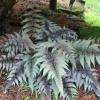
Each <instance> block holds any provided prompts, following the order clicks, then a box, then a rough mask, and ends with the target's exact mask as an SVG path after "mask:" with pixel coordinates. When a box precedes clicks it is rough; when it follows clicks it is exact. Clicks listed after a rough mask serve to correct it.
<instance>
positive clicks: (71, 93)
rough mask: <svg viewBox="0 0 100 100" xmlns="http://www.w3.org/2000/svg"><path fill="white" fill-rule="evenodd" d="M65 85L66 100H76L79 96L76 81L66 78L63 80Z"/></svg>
mask: <svg viewBox="0 0 100 100" xmlns="http://www.w3.org/2000/svg"><path fill="white" fill-rule="evenodd" d="M63 85H64V91H65V95H64V100H65V99H66V100H74V97H75V96H76V95H77V89H76V86H75V84H74V80H73V79H71V78H70V77H65V78H64V79H63Z"/></svg>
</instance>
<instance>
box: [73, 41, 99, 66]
mask: <svg viewBox="0 0 100 100" xmlns="http://www.w3.org/2000/svg"><path fill="white" fill-rule="evenodd" d="M72 45H73V48H74V49H75V50H76V54H77V58H78V60H79V61H80V64H81V65H82V67H83V68H84V67H85V63H87V64H88V66H89V67H91V66H92V65H93V66H95V62H96V61H97V62H98V64H100V48H99V46H100V45H99V44H97V43H94V42H93V41H92V40H78V41H75V42H72Z"/></svg>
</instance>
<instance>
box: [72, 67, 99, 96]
mask: <svg viewBox="0 0 100 100" xmlns="http://www.w3.org/2000/svg"><path fill="white" fill-rule="evenodd" d="M72 78H73V79H74V81H75V83H76V86H77V87H79V88H80V87H82V86H83V87H84V90H85V91H92V90H93V91H94V92H95V93H96V95H98V96H100V85H99V83H98V80H97V73H96V70H95V69H91V68H89V67H85V68H84V69H82V68H78V69H76V70H74V71H73V72H72Z"/></svg>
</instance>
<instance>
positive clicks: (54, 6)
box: [49, 0, 57, 11]
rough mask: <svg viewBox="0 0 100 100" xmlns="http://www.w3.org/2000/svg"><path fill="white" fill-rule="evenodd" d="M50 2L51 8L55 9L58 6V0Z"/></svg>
mask: <svg viewBox="0 0 100 100" xmlns="http://www.w3.org/2000/svg"><path fill="white" fill-rule="evenodd" d="M49 2H50V5H49V7H50V9H51V10H54V11H55V10H56V8H57V0H50V1H49Z"/></svg>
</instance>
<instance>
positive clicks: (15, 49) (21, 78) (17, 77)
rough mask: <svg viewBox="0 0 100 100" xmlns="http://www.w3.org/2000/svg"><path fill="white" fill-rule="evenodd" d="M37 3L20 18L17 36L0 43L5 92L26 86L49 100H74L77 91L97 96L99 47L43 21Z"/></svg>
mask: <svg viewBox="0 0 100 100" xmlns="http://www.w3.org/2000/svg"><path fill="white" fill-rule="evenodd" d="M40 11H41V10H40V8H39V4H38V3H37V1H34V3H33V9H31V10H28V11H27V13H25V14H24V15H23V16H24V17H25V19H24V20H23V21H22V24H23V27H22V29H21V31H20V32H19V33H15V34H13V35H9V36H6V37H2V38H1V40H0V68H1V69H6V70H7V71H8V76H7V84H6V87H5V90H7V89H8V88H9V87H10V86H11V85H15V84H17V85H18V84H19V83H20V84H22V83H23V82H24V83H26V84H27V85H28V86H29V87H30V88H31V90H32V91H36V92H37V93H38V94H40V97H41V100H44V96H47V97H48V100H52V98H51V94H52V92H53V91H54V93H55V96H56V99H57V100H58V98H59V97H63V99H64V100H65V99H66V100H74V96H76V95H77V88H80V87H84V89H85V90H88V91H92V90H93V91H94V92H95V93H96V95H97V96H100V86H99V82H98V81H97V74H96V69H95V68H94V67H95V65H96V64H97V63H98V64H99V65H100V45H99V43H98V42H97V43H96V42H94V41H93V40H91V39H89V40H78V39H77V34H76V33H75V32H73V31H72V30H70V29H68V28H65V27H64V28H62V27H60V26H59V25H57V24H55V23H54V22H51V21H49V20H47V19H46V18H44V17H43V16H42V15H41V13H40Z"/></svg>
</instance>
